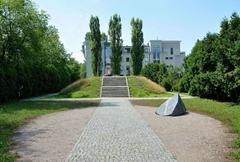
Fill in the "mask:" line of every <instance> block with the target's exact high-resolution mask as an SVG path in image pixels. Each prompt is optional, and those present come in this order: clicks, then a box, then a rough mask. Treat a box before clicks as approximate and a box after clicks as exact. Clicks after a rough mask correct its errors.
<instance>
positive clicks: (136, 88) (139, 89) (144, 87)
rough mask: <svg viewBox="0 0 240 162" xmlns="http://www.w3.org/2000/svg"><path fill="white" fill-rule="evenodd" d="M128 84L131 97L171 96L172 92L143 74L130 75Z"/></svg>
mask: <svg viewBox="0 0 240 162" xmlns="http://www.w3.org/2000/svg"><path fill="white" fill-rule="evenodd" d="M128 86H129V91H130V95H131V97H169V96H173V94H172V93H168V92H166V90H165V88H163V87H161V86H160V85H158V84H156V83H154V82H152V81H151V80H149V79H147V78H145V77H143V76H129V77H128Z"/></svg>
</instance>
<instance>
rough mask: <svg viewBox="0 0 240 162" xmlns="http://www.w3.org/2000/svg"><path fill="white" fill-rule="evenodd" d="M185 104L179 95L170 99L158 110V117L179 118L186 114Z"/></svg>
mask: <svg viewBox="0 0 240 162" xmlns="http://www.w3.org/2000/svg"><path fill="white" fill-rule="evenodd" d="M186 111H187V110H186V108H185V106H184V103H183V101H182V99H181V97H180V96H179V94H177V95H175V96H173V97H171V98H169V99H168V100H167V101H165V102H164V103H163V104H162V105H160V107H159V108H158V109H157V110H156V114H157V115H163V116H178V115H183V114H185V113H186Z"/></svg>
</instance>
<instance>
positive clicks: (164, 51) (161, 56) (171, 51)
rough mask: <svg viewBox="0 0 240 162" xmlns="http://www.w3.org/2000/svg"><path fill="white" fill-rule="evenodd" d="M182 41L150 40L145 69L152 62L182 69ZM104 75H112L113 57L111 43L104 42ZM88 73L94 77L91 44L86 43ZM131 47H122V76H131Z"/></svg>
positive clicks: (145, 55) (145, 47)
mask: <svg viewBox="0 0 240 162" xmlns="http://www.w3.org/2000/svg"><path fill="white" fill-rule="evenodd" d="M180 43H181V41H165V40H150V41H149V43H148V44H147V45H144V59H143V67H144V66H145V65H147V64H148V63H151V62H159V63H162V64H165V65H167V66H170V65H172V66H176V67H181V66H182V64H183V60H184V58H185V52H181V49H180ZM101 44H102V67H101V69H102V75H111V59H110V58H111V55H112V50H111V47H110V43H109V42H108V41H107V40H106V41H102V43H101ZM83 45H84V48H85V58H86V73H87V77H91V76H92V68H91V50H90V44H89V42H87V41H85V42H84V44H83ZM131 61H132V60H131V46H123V47H122V61H121V75H130V74H131V73H132V66H131Z"/></svg>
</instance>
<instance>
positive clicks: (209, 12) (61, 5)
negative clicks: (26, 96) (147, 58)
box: [34, 0, 240, 62]
mask: <svg viewBox="0 0 240 162" xmlns="http://www.w3.org/2000/svg"><path fill="white" fill-rule="evenodd" d="M34 2H35V3H36V4H37V7H38V8H39V9H41V10H44V11H46V12H47V13H48V14H49V15H50V21H49V23H50V24H51V25H54V26H56V27H57V28H58V30H59V34H60V39H61V41H62V42H63V44H64V46H65V48H66V50H67V51H68V52H71V53H73V57H75V58H76V59H77V60H78V61H80V62H82V61H83V59H84V58H83V55H82V53H81V45H82V42H83V41H84V37H85V33H86V32H88V31H89V18H90V16H91V15H96V16H98V17H99V19H100V26H101V31H102V32H105V33H107V31H108V22H109V19H110V16H112V15H113V14H115V13H117V14H119V15H120V16H121V19H122V38H123V41H124V45H131V28H130V20H131V18H132V17H138V18H141V19H142V20H143V32H144V42H145V43H147V42H148V41H149V40H152V39H163V40H181V41H182V42H181V50H182V51H185V52H186V53H187V54H189V53H190V52H191V49H192V47H193V45H194V44H195V42H196V40H197V39H201V38H203V37H204V36H205V35H206V33H207V32H219V29H220V28H219V25H220V22H221V21H222V20H223V18H224V17H227V18H229V17H230V16H231V14H232V13H233V12H234V11H235V12H238V14H240V1H239V0H201V1H197V0H181V1H180V0H147V1H143V0H142V1H141V0H34Z"/></svg>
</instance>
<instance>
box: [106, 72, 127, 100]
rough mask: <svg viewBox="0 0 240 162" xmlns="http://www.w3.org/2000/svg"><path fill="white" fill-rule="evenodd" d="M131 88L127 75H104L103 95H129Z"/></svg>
mask: <svg viewBox="0 0 240 162" xmlns="http://www.w3.org/2000/svg"><path fill="white" fill-rule="evenodd" d="M128 96H129V89H128V83H127V78H126V77H125V76H110V77H107V76H104V77H103V80H102V91H101V97H128Z"/></svg>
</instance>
